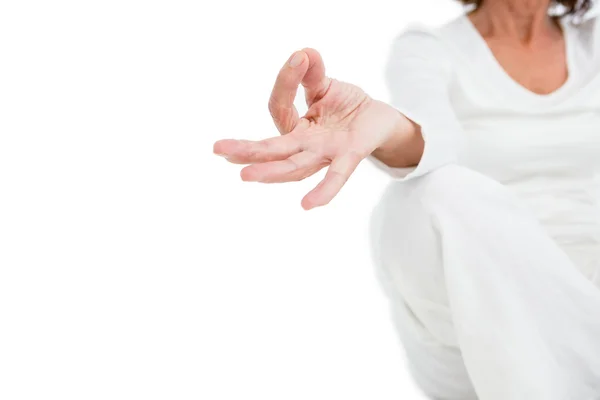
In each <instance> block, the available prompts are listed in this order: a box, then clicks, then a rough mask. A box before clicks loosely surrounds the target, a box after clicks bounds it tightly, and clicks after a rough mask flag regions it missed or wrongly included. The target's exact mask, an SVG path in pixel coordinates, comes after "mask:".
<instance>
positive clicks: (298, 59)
mask: <svg viewBox="0 0 600 400" xmlns="http://www.w3.org/2000/svg"><path fill="white" fill-rule="evenodd" d="M300 84H302V86H304V88H305V93H306V102H307V104H308V106H309V108H308V111H307V113H306V115H304V116H303V117H301V118H299V116H298V112H297V110H296V108H295V107H294V98H295V96H296V92H297V89H298V86H299V85H300ZM269 111H270V112H271V115H272V117H273V120H274V122H275V125H276V126H277V129H278V130H279V132H280V133H281V135H282V136H277V137H273V138H270V139H265V140H261V141H248V140H234V139H225V140H219V141H217V142H216V143H215V144H214V152H215V153H216V154H218V155H221V156H223V157H225V158H226V159H227V160H228V161H230V162H232V163H236V164H250V165H248V166H246V167H245V168H243V169H242V171H241V177H242V179H243V180H244V181H255V182H265V183H274V182H290V181H299V180H302V179H304V178H307V177H309V176H311V175H313V174H315V173H316V172H318V171H319V170H321V169H322V168H324V167H327V166H329V168H328V170H327V173H326V175H325V178H324V179H323V180H322V181H321V182H320V183H319V184H318V185H317V186H316V187H315V188H314V189H313V190H312V191H310V192H309V193H308V194H307V195H306V196H305V197H304V199H302V207H303V208H304V209H307V210H308V209H311V208H314V207H317V206H323V205H326V204H327V203H329V202H330V201H331V199H333V197H335V195H336V194H337V193H338V192H339V191H340V189H341V188H342V186H343V185H344V184H345V183H346V181H347V180H348V178H349V177H350V175H351V174H352V173H353V172H354V170H355V169H356V167H357V166H358V164H359V163H360V162H361V161H362V160H363V159H364V158H365V157H367V156H368V155H369V154H371V153H372V152H373V151H374V150H375V149H377V148H378V147H379V146H381V145H382V144H384V143H385V142H386V141H387V140H388V139H389V138H390V137H391V136H392V134H394V132H397V131H398V130H399V129H405V128H407V126H408V124H410V122H409V121H408V120H407V119H406V118H405V117H403V116H402V114H400V113H399V112H398V111H397V110H396V109H394V108H393V107H391V106H389V105H387V104H385V103H383V102H380V101H377V100H374V99H372V98H370V97H369V96H368V95H367V94H366V93H365V92H364V91H363V90H362V89H360V88H359V87H357V86H354V85H351V84H349V83H344V82H341V81H338V80H335V79H331V78H328V77H327V76H325V66H324V64H323V60H322V58H321V56H320V55H319V53H318V52H317V51H316V50H314V49H309V48H306V49H303V50H301V51H298V52H296V53H294V54H293V55H292V57H290V60H289V61H288V62H286V64H285V65H284V66H283V68H282V69H281V71H280V72H279V75H278V76H277V80H276V82H275V86H274V88H273V91H272V94H271V98H270V100H269Z"/></svg>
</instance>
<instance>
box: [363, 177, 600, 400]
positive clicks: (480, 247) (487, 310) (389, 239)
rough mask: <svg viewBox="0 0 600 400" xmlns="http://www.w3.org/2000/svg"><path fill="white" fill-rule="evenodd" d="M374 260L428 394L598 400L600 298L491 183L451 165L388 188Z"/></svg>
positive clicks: (495, 399)
mask: <svg viewBox="0 0 600 400" xmlns="http://www.w3.org/2000/svg"><path fill="white" fill-rule="evenodd" d="M373 254H374V257H375V261H376V265H377V267H378V269H379V273H380V274H379V275H380V277H381V280H382V283H383V285H384V288H385V289H386V292H387V293H388V295H389V296H390V299H391V302H392V311H393V312H394V313H395V314H394V318H395V320H396V322H397V324H399V325H401V326H399V331H400V336H401V338H402V340H403V342H404V344H405V348H406V353H407V356H408V358H409V362H410V365H411V369H412V370H413V375H414V376H415V380H416V381H417V382H418V383H419V384H420V385H421V386H422V387H423V389H424V390H425V391H426V392H427V393H428V394H429V395H430V396H431V397H432V398H436V399H461V400H462V399H471V398H476V397H474V396H475V395H474V393H477V396H478V397H479V399H481V400H500V399H503V400H505V399H511V400H513V399H514V400H521V399H523V400H524V399H528V400H529V399H534V400H537V399H540V400H541V399H543V400H571V399H573V400H584V399H585V400H588V399H589V400H592V399H597V398H600V291H598V289H597V288H596V287H594V286H593V284H592V283H591V282H589V281H588V280H586V279H585V278H584V277H583V275H582V274H581V273H580V272H579V271H578V270H577V268H576V267H575V266H574V265H573V264H572V262H571V261H570V260H569V258H568V257H567V255H566V254H565V253H564V252H563V251H562V250H561V249H560V248H559V247H558V246H557V245H556V244H555V243H554V242H553V240H552V239H551V238H550V237H549V236H548V235H547V233H546V232H545V231H544V229H543V227H542V226H540V225H539V223H538V222H537V221H536V220H535V219H534V218H533V217H532V216H531V215H530V214H529V213H528V212H527V211H526V209H525V208H524V207H522V206H521V205H520V204H519V202H518V200H517V199H516V198H514V197H513V196H512V194H511V193H510V192H509V191H508V190H507V189H506V188H505V187H503V186H502V185H500V184H499V183H498V182H495V181H493V180H491V179H489V178H486V177H485V176H483V175H481V174H479V173H476V172H474V171H470V170H468V169H466V168H462V167H459V166H456V165H449V166H446V167H443V168H440V169H438V170H436V171H433V172H432V173H430V174H428V175H426V176H423V177H421V178H418V179H415V180H412V181H408V182H402V183H399V182H395V183H393V184H392V185H391V186H390V188H389V189H388V191H387V192H386V194H385V196H384V198H383V200H382V202H381V203H380V204H379V206H378V207H377V209H376V210H375V213H374V216H373ZM469 382H470V383H469ZM471 385H472V386H471Z"/></svg>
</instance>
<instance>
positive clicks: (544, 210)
mask: <svg viewBox="0 0 600 400" xmlns="http://www.w3.org/2000/svg"><path fill="white" fill-rule="evenodd" d="M561 25H562V28H563V32H564V35H565V43H566V53H567V64H568V79H567V81H566V82H565V84H564V85H563V86H561V87H560V88H559V89H557V90H556V91H554V92H552V93H551V94H548V95H540V94H536V93H534V92H532V91H530V90H528V89H526V88H525V87H523V86H522V85H520V84H519V83H518V82H516V81H515V80H514V79H512V78H511V77H510V76H509V75H508V74H507V72H506V71H505V70H504V69H503V68H502V66H501V65H500V64H499V63H498V61H497V60H496V58H495V57H494V55H493V53H492V52H491V50H490V49H489V47H488V46H487V45H486V43H485V40H484V39H483V37H482V36H481V35H480V34H479V32H478V31H477V30H476V28H475V27H474V26H473V24H472V23H471V21H470V20H469V18H468V17H467V16H466V15H462V16H460V17H458V18H457V19H455V20H453V21H451V22H449V23H447V24H445V25H443V26H441V27H438V28H435V29H432V28H425V27H414V26H413V27H411V28H409V29H407V30H406V31H404V32H403V33H401V34H400V35H398V36H397V37H396V38H395V40H394V42H393V47H392V50H391V52H390V55H389V59H388V63H387V67H386V82H387V84H388V87H389V89H390V92H391V100H390V104H391V105H393V106H394V107H396V108H397V109H398V110H399V111H400V112H402V113H403V114H405V115H406V116H407V117H408V118H410V119H412V120H413V121H415V122H416V123H417V124H419V125H420V126H421V132H422V135H423V138H424V141H425V149H424V152H423V156H422V158H421V161H420V162H419V164H418V165H417V166H416V167H412V168H391V167H389V166H387V165H385V164H383V163H382V162H381V161H379V160H377V159H376V158H374V157H372V156H371V157H369V159H370V160H371V161H373V162H374V163H375V165H377V166H378V167H379V168H381V169H383V170H384V171H385V172H387V173H388V174H389V175H390V176H392V177H393V178H394V179H396V180H408V179H414V178H416V177H418V176H421V175H423V174H426V173H427V172H429V171H432V170H434V169H435V168H438V167H440V166H442V165H445V164H448V163H457V164H460V165H464V166H467V167H469V168H472V169H474V170H477V171H479V172H482V173H483V174H485V175H488V176H490V177H492V178H494V179H496V180H498V181H500V182H501V183H503V184H505V185H506V186H507V187H509V188H511V189H513V190H514V192H515V193H516V194H517V195H518V196H519V197H520V198H522V199H523V202H524V204H526V205H527V206H528V207H530V208H531V210H532V212H533V213H534V214H535V215H536V216H537V217H538V219H539V220H540V221H541V222H542V224H543V225H544V227H546V228H547V230H548V232H549V234H550V235H551V236H552V238H553V239H555V241H556V242H557V244H559V245H560V246H561V247H562V248H563V249H564V250H565V252H567V254H568V255H569V256H570V257H572V258H573V260H574V262H575V263H576V265H578V267H580V269H581V271H582V273H584V274H585V275H586V276H587V277H588V278H590V279H594V278H595V277H594V276H592V275H593V274H594V272H595V271H596V270H597V265H599V264H600V27H599V26H598V19H597V18H590V19H588V20H585V21H583V22H579V23H575V22H573V21H570V20H567V19H563V20H562V21H561ZM524 67H525V66H524ZM490 229H493V227H490Z"/></svg>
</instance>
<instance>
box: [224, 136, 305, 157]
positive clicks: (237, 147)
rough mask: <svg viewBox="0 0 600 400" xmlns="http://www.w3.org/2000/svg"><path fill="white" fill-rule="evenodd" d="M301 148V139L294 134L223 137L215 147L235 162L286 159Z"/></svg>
mask: <svg viewBox="0 0 600 400" xmlns="http://www.w3.org/2000/svg"><path fill="white" fill-rule="evenodd" d="M301 150H302V142H301V139H300V138H298V137H297V136H296V135H293V134H290V135H285V136H276V137H273V138H269V139H264V140H258V141H253V140H237V139H223V140H219V141H217V142H216V143H215V144H214V147H213V152H214V153H215V154H217V155H220V156H222V157H225V158H226V159H227V161H229V162H232V163H234V164H254V163H263V162H269V161H277V160H284V159H286V158H288V157H290V156H292V155H294V154H296V153H298V152H300V151H301Z"/></svg>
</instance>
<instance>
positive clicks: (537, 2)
mask: <svg viewBox="0 0 600 400" xmlns="http://www.w3.org/2000/svg"><path fill="white" fill-rule="evenodd" d="M549 7H550V0H485V1H483V3H482V5H481V6H480V7H479V8H478V9H477V11H475V13H474V14H473V19H474V20H475V19H478V20H479V21H478V22H479V24H480V26H482V28H483V29H484V31H485V32H486V34H487V35H494V36H512V37H517V38H518V39H519V40H520V41H522V42H531V41H533V40H535V38H537V37H539V36H543V35H545V34H547V33H548V32H549V31H554V30H556V29H557V25H556V21H555V20H554V19H553V18H552V17H550V16H549V15H548V8H549Z"/></svg>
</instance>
